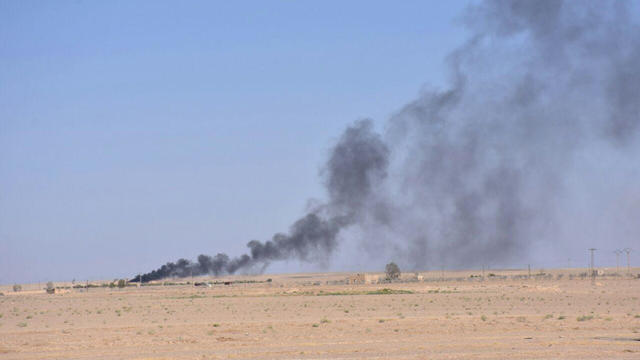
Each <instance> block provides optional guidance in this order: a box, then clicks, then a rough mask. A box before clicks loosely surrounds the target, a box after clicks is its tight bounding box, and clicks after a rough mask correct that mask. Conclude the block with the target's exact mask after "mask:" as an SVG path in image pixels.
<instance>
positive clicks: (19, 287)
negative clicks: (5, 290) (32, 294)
mask: <svg viewBox="0 0 640 360" xmlns="http://www.w3.org/2000/svg"><path fill="white" fill-rule="evenodd" d="M20 290H22V285H20V284H14V285H13V291H15V292H19V291H20Z"/></svg>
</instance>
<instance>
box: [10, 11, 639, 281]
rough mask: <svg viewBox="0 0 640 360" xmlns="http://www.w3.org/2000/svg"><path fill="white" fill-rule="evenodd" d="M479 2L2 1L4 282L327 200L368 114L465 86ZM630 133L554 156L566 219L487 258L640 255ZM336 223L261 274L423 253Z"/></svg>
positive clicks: (75, 271)
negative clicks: (349, 142)
mask: <svg viewBox="0 0 640 360" xmlns="http://www.w3.org/2000/svg"><path fill="white" fill-rule="evenodd" d="M469 3H472V4H475V3H477V2H475V1H471V2H454V3H447V4H444V3H426V2H419V1H415V2H403V3H400V4H388V3H384V2H351V3H339V2H322V3H319V4H302V3H292V2H243V3H222V2H220V3H217V2H216V3H214V2H200V1H196V2H189V3H180V4H177V3H172V2H151V1H143V2H135V3H131V2H125V1H119V2H110V3H89V2H86V3H85V2H75V1H61V2H50V3H45V2H35V1H33V2H32V1H14V2H8V1H5V2H2V3H0V189H2V190H1V191H0V283H2V284H8V283H13V282H17V283H24V282H45V281H48V280H53V281H63V280H71V279H76V280H85V279H110V278H129V277H131V276H132V275H135V274H139V273H145V272H148V271H150V270H152V269H155V268H157V267H158V266H159V265H162V264H164V263H166V262H168V261H175V260H177V259H178V258H186V259H189V260H195V259H196V257H197V256H198V255H199V254H202V253H204V254H210V255H215V254H216V253H218V252H223V253H227V254H229V255H231V256H237V255H241V254H244V253H245V252H246V251H247V249H246V245H247V242H249V241H250V240H254V239H256V240H260V241H266V240H268V239H270V238H271V237H272V235H273V234H275V233H279V232H286V231H287V230H288V229H289V228H290V226H291V224H292V223H293V222H294V221H296V219H298V218H300V217H301V216H303V215H304V214H305V213H306V212H307V211H308V210H309V209H310V208H313V207H314V206H315V205H316V204H317V203H318V202H323V201H326V199H327V198H328V197H329V198H331V197H332V196H333V195H332V194H328V193H327V190H326V189H325V188H324V185H325V183H324V182H325V180H326V179H324V178H323V175H322V173H323V171H324V169H325V166H326V165H325V164H326V163H327V161H328V159H329V158H330V156H331V151H332V150H331V149H332V148H333V147H334V146H335V145H336V144H339V142H340V141H341V134H342V133H343V131H344V129H345V128H347V127H349V126H352V124H354V122H355V121H358V120H360V119H365V118H370V119H373V122H372V126H373V130H372V131H373V132H374V133H375V134H378V133H381V134H384V136H387V135H386V134H387V133H393V132H394V128H393V124H394V123H393V121H396V122H397V121H399V120H397V119H399V118H401V117H402V116H404V115H405V112H406V111H407V110H406V109H407V108H406V106H409V105H407V104H411V102H412V101H414V100H415V99H417V98H418V99H420V98H421V96H425V95H424V94H428V93H429V92H431V91H434V89H436V90H437V91H446V90H447V89H449V87H451V86H452V85H451V83H452V80H451V74H450V72H451V71H450V69H449V68H448V66H449V65H448V64H449V62H450V61H451V53H452V52H454V51H456V50H457V49H459V48H460V47H463V46H464V45H465V43H466V42H467V41H468V38H469V36H470V31H469V29H468V28H465V26H462V25H461V24H462V23H463V22H464V21H467V20H464V19H463V17H464V16H465V11H466V10H467V6H468V4H469ZM634 19H635V18H634ZM636 20H637V19H636ZM636 24H637V22H636ZM594 66H595V65H594ZM454 87H455V86H454ZM497 87H499V86H497ZM541 88H543V87H541ZM473 89H474V90H478V89H482V86H477V87H476V88H473ZM633 89H634V90H635V89H637V86H636V87H635V88H633ZM493 90H495V89H490V91H493ZM594 93H595V92H594ZM588 95H591V94H588ZM630 96H633V94H631V95H630ZM550 108H552V106H550ZM550 116H554V115H553V114H551V115H550ZM389 119H392V120H391V125H390V123H388V121H390V120H389ZM394 119H396V120H394ZM390 129H391V130H390ZM582 130H584V129H582ZM586 132H587V131H584V132H576V137H578V136H579V135H578V134H580V135H581V134H584V133H586ZM636 133H637V128H636V129H634V128H631V131H630V132H629V137H630V138H631V139H632V140H629V141H628V142H627V143H625V144H622V145H614V146H611V147H609V146H608V145H604V140H597V141H595V140H594V141H595V142H594V143H595V145H592V143H589V145H588V146H584V147H583V148H579V149H578V150H575V152H572V153H571V160H568V161H567V162H566V163H565V162H560V160H558V164H554V165H555V166H558V167H559V168H564V167H566V164H570V165H571V166H573V167H575V168H572V169H571V170H570V171H569V172H567V173H564V172H562V173H560V174H562V176H561V178H562V181H563V186H569V187H571V189H574V190H572V191H570V192H561V191H558V192H557V194H558V198H557V199H556V198H555V197H554V199H552V200H554V201H555V200H558V201H559V202H560V206H559V207H557V208H554V209H560V211H569V212H570V214H571V215H570V216H568V217H566V218H565V217H559V218H560V219H562V221H563V222H564V224H563V225H564V226H565V228H563V230H562V231H558V232H553V231H550V232H549V233H545V231H544V229H543V230H541V231H540V237H541V240H540V241H539V242H535V243H532V244H531V247H530V248H529V249H527V250H526V253H525V254H522V255H520V254H516V255H515V258H514V256H511V257H509V258H507V257H505V258H504V261H496V260H494V259H490V260H487V261H486V265H487V266H489V267H493V268H498V267H518V268H525V267H526V266H527V264H531V266H532V267H535V268H551V267H567V265H569V264H570V265H571V266H572V267H586V265H587V262H588V252H587V248H590V247H595V248H598V249H599V250H598V251H597V252H596V265H597V266H615V261H616V256H615V254H614V253H613V251H614V250H616V249H620V248H625V247H631V248H634V250H635V251H640V249H639V247H638V246H637V244H638V241H639V240H640V239H637V237H636V235H637V234H640V227H639V225H637V224H636V223H634V220H633V219H634V216H635V215H634V214H640V189H639V188H638V187H637V185H634V181H635V180H637V179H640V169H638V167H637V166H635V165H634V160H637V159H638V158H639V155H640V145H638V143H637V141H635V139H637V136H636V137H635V138H634V137H633V136H635V134H636ZM392 135H394V134H392ZM392 135H390V137H391V138H392V137H393V136H392ZM585 138H589V136H588V135H585ZM545 139H546V138H545ZM563 139H564V138H563ZM589 139H591V138H589ZM385 141H388V140H387V137H385ZM514 141H515V140H514ZM586 141H590V140H585V142H586ZM568 142H569V141H568ZM549 144H552V145H551V146H554V145H553V144H555V143H554V142H552V141H550V140H549V141H547V140H545V142H542V145H544V146H548V145H549ZM544 146H543V148H544ZM620 149H624V151H623V150H620ZM586 158H588V160H586V161H585V160H584V159H586ZM545 159H547V158H545ZM592 159H595V160H592ZM594 164H595V165H594ZM542 168H543V169H547V168H546V167H542ZM393 169H395V168H393V167H392V168H391V170H390V173H391V175H392V176H393V174H394V173H393V171H392V170H393ZM563 171H564V170H563ZM585 174H586V176H585ZM565 175H566V176H565ZM550 178H551V177H550ZM438 184H440V183H438ZM571 184H575V185H576V186H572V185H571ZM414 186H415V185H414ZM438 186H442V185H438ZM553 186H554V185H550V188H552V187H553ZM559 187H562V186H559ZM374 190H375V191H377V190H378V188H375V189H374ZM390 194H394V193H393V192H390ZM527 194H528V195H531V193H530V192H527ZM552 194H556V192H553V193H552ZM576 194H578V195H579V196H578V195H576ZM581 194H583V195H581ZM605 194H608V195H605ZM609 195H611V196H609ZM531 196H533V195H531ZM565 196H566V197H567V198H569V199H574V200H568V201H567V204H569V205H567V204H563V203H562V199H564V197H565ZM572 196H573V197H572ZM575 199H578V200H575ZM605 200H606V201H605ZM541 201H542V200H541ZM376 204H377V203H376ZM594 204H598V209H597V211H595V209H594V206H593V205H594ZM545 206H547V204H545ZM548 206H550V207H553V205H548ZM412 209H413V208H412ZM419 210H423V209H422V208H419ZM398 211H399V213H402V211H405V212H406V211H407V210H406V209H404V210H398ZM626 216H628V219H627V218H626ZM594 219H603V220H602V224H596V223H595V222H594ZM549 221H550V223H551V222H553V220H549ZM396 225H397V224H396ZM536 226H539V224H536ZM550 226H551V225H550ZM612 226H616V227H617V229H618V230H617V231H615V232H613V231H611V228H612ZM374 228H375V227H374ZM567 228H568V229H569V230H567ZM375 229H377V228H375ZM418 229H419V228H418ZM576 229H577V230H576ZM372 231H374V230H372ZM375 231H376V232H377V230H375ZM528 233H530V232H528ZM559 234H560V235H559ZM338 236H339V237H340V239H341V241H340V242H339V243H338V244H337V245H336V246H337V248H336V249H337V250H333V252H332V253H331V254H330V256H328V258H326V259H322V260H320V261H316V262H305V261H300V260H296V259H288V260H282V261H272V262H271V263H270V266H269V267H268V268H267V270H266V271H267V272H270V273H281V272H309V271H353V270H364V271H382V270H383V266H384V263H386V262H388V261H391V260H393V261H396V262H398V263H399V265H400V267H401V269H402V270H405V269H406V270H407V271H409V270H411V269H412V267H416V266H418V265H415V264H416V263H415V262H412V260H410V259H409V260H407V259H403V258H402V257H401V256H400V255H398V254H401V253H403V251H405V252H406V249H400V250H398V249H396V248H393V249H392V251H388V252H387V250H381V251H383V252H385V253H383V254H381V255H380V256H378V257H375V258H371V257H369V256H368V255H367V254H368V253H369V252H371V250H370V249H369V250H368V251H364V250H363V247H365V246H364V245H363V242H362V241H363V240H362V238H363V237H366V236H374V235H372V234H371V233H367V231H361V232H360V231H353V230H350V229H346V230H345V231H344V232H341V233H340V234H339V235H338ZM388 236H391V235H388ZM558 239H561V241H560V240H558ZM633 239H636V240H635V243H634V242H633V241H634V240H633ZM395 251H397V253H396V252H395ZM441 251H443V250H441ZM409 252H411V251H410V250H409ZM636 257H637V256H636V253H632V254H631V259H632V266H633V265H634V264H635V262H634V258H636ZM480 262H482V260H480ZM447 263H452V262H450V261H449V262H447ZM620 265H621V266H622V265H626V257H625V256H624V255H623V256H621V258H620ZM442 266H443V265H442V263H436V262H434V261H431V262H430V263H429V264H427V265H426V266H425V268H424V269H420V270H435V269H440V268H441V267H442ZM446 267H447V269H453V268H459V267H460V266H459V265H446Z"/></svg>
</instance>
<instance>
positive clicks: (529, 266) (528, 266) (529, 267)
mask: <svg viewBox="0 0 640 360" xmlns="http://www.w3.org/2000/svg"><path fill="white" fill-rule="evenodd" d="M527 268H528V269H529V277H528V278H529V279H531V264H529V265H527Z"/></svg>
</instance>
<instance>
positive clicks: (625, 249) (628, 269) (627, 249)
mask: <svg viewBox="0 0 640 360" xmlns="http://www.w3.org/2000/svg"><path fill="white" fill-rule="evenodd" d="M622 251H624V252H626V253H627V275H630V274H631V265H630V263H629V254H630V253H631V248H624V249H622Z"/></svg>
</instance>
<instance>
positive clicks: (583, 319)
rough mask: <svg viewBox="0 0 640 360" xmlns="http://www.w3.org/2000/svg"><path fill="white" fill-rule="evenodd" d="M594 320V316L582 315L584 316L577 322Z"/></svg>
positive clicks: (579, 317)
mask: <svg viewBox="0 0 640 360" xmlns="http://www.w3.org/2000/svg"><path fill="white" fill-rule="evenodd" d="M591 319H593V315H582V316H578V318H577V319H576V320H578V321H587V320H591Z"/></svg>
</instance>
